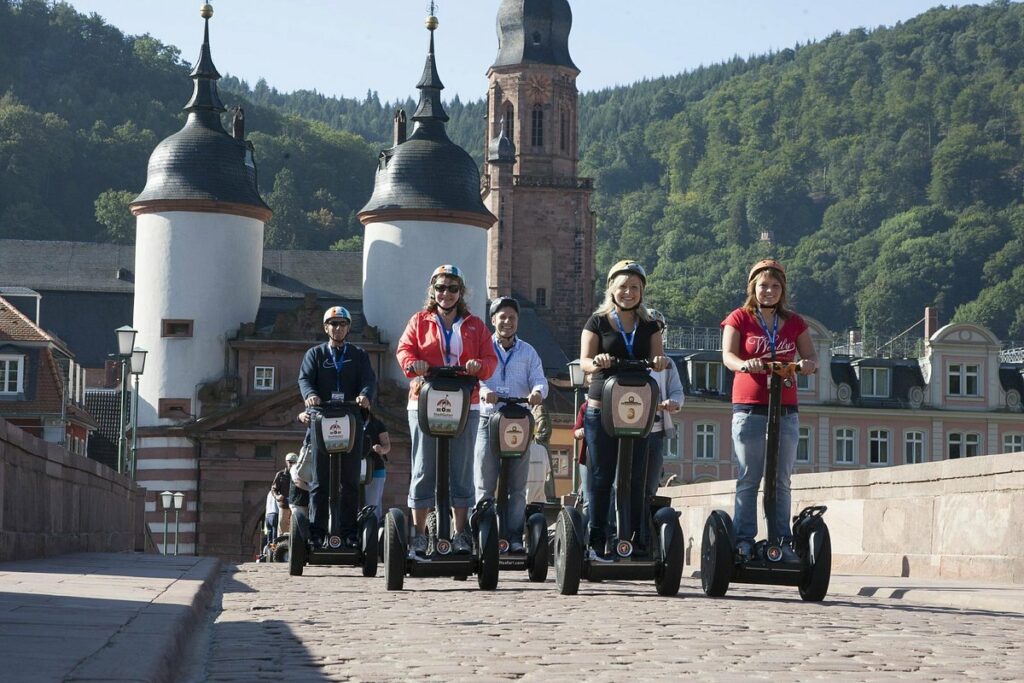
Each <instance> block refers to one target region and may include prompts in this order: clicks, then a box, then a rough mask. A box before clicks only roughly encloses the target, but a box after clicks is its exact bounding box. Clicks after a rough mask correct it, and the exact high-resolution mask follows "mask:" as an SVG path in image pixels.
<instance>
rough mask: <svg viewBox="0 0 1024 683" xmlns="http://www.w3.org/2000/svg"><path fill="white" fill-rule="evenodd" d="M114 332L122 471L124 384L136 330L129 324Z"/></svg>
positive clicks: (121, 467) (125, 447)
mask: <svg viewBox="0 0 1024 683" xmlns="http://www.w3.org/2000/svg"><path fill="white" fill-rule="evenodd" d="M114 334H115V335H116V336H117V356H118V358H119V359H120V361H121V386H120V391H121V393H120V394H119V395H118V399H119V400H118V403H117V405H118V411H117V412H118V425H119V428H118V430H117V471H118V472H121V473H123V472H124V471H125V470H126V469H127V468H126V467H125V464H126V463H127V457H128V454H127V450H128V440H127V438H126V437H125V430H126V428H127V417H128V415H127V412H128V410H127V406H126V405H125V404H126V397H127V393H126V392H125V385H126V384H127V383H128V364H129V363H130V362H131V359H132V350H133V349H134V348H135V335H136V334H137V332H136V330H135V329H134V328H132V327H131V326H130V325H122V326H121V327H119V328H117V329H116V330H114Z"/></svg>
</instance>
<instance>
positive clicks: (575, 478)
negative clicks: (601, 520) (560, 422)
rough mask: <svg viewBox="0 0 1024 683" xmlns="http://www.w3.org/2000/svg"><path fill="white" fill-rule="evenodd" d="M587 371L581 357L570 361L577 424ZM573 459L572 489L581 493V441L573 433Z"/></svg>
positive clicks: (573, 404) (574, 414) (573, 417)
mask: <svg viewBox="0 0 1024 683" xmlns="http://www.w3.org/2000/svg"><path fill="white" fill-rule="evenodd" d="M586 379H587V376H586V373H584V372H583V366H582V365H580V359H579V358H577V359H576V360H574V361H570V362H569V383H570V384H572V388H573V392H572V422H573V424H576V417H577V416H578V415H579V414H580V389H582V388H583V387H584V386H585V384H586ZM573 456H574V457H573V459H572V491H573V493H575V494H577V496H578V495H579V489H578V487H579V477H580V473H579V467H578V463H579V460H580V442H579V440H578V439H576V435H575V434H573Z"/></svg>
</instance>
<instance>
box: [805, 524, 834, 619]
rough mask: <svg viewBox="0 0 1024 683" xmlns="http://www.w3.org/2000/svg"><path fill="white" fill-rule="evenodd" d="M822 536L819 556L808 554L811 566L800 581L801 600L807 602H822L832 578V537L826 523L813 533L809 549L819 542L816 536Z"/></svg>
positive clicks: (807, 559) (807, 560)
mask: <svg viewBox="0 0 1024 683" xmlns="http://www.w3.org/2000/svg"><path fill="white" fill-rule="evenodd" d="M818 534H821V543H820V546H819V550H818V553H817V556H815V557H813V558H812V557H811V556H810V555H811V554H810V553H808V557H807V558H806V560H805V561H806V562H808V563H809V564H810V566H808V567H807V568H806V569H804V574H803V576H802V577H801V579H800V598H801V599H803V600H804V601H806V602H821V601H822V600H824V599H825V594H826V593H828V584H829V580H830V579H831V578H832V537H831V536H830V535H829V533H828V527H827V526H825V523H824V522H821V523H820V524H819V525H818V528H817V529H815V530H814V531H813V532H811V537H810V539H809V547H810V548H813V547H814V545H815V543H816V542H817V540H816V538H815V536H817V535H818Z"/></svg>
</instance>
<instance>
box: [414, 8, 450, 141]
mask: <svg viewBox="0 0 1024 683" xmlns="http://www.w3.org/2000/svg"><path fill="white" fill-rule="evenodd" d="M437 24H438V22H437V17H435V16H434V15H430V16H429V17H427V30H428V31H430V49H429V50H428V51H427V61H426V63H425V64H424V65H423V75H422V76H421V77H420V82H419V83H417V84H416V87H417V88H418V89H419V91H420V103H419V106H417V107H416V113H414V114H413V115H412V120H413V121H416V122H417V123H420V124H422V123H426V122H428V121H439V122H441V123H444V122H446V121H448V113H447V112H445V110H444V106H443V105H442V104H441V91H442V90H444V83H442V82H441V77H440V76H439V75H438V73H437V64H436V62H435V61H434V30H435V29H437Z"/></svg>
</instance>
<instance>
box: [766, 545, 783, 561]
mask: <svg viewBox="0 0 1024 683" xmlns="http://www.w3.org/2000/svg"><path fill="white" fill-rule="evenodd" d="M764 556H765V557H766V558H768V561H769V562H778V561H779V560H781V559H782V548H780V547H779V546H777V545H770V546H768V548H767V549H766V550H765V551H764Z"/></svg>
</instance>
